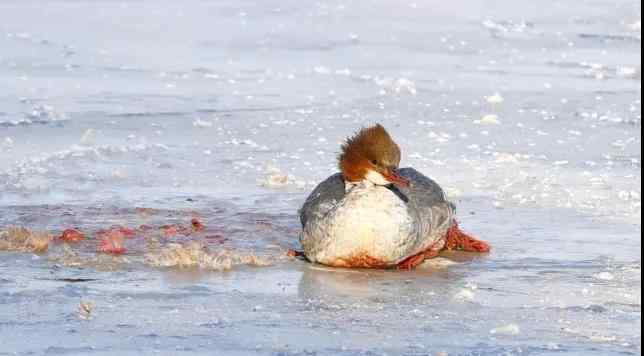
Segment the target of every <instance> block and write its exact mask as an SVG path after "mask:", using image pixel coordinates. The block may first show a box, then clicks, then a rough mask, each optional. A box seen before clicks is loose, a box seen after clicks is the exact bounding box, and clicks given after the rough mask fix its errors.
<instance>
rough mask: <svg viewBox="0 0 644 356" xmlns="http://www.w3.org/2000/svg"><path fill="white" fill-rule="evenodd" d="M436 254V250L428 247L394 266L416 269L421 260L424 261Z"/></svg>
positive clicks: (403, 268) (408, 269)
mask: <svg viewBox="0 0 644 356" xmlns="http://www.w3.org/2000/svg"><path fill="white" fill-rule="evenodd" d="M437 256H438V251H434V250H433V249H430V250H427V251H424V252H421V253H419V254H417V255H414V256H411V257H409V258H408V259H406V260H404V261H402V262H400V263H399V264H398V266H396V268H397V269H399V270H407V271H411V270H413V269H416V267H418V266H420V265H422V264H423V262H425V261H426V260H429V259H431V258H434V257H437Z"/></svg>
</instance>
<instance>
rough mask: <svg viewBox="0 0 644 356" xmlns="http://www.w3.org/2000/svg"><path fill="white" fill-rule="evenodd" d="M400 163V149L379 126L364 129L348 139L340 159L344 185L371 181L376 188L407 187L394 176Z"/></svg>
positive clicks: (401, 179) (396, 175)
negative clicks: (395, 185) (387, 186)
mask: <svg viewBox="0 0 644 356" xmlns="http://www.w3.org/2000/svg"><path fill="white" fill-rule="evenodd" d="M400 159H401V153H400V147H399V146H398V145H397V144H396V142H394V140H393V139H392V138H391V136H390V135H389V133H388V132H387V130H386V129H385V128H384V127H382V126H381V125H376V126H373V127H369V128H364V129H362V130H360V132H358V133H357V134H356V135H355V136H353V137H351V138H349V139H348V140H347V142H346V143H345V144H344V145H342V153H341V154H340V157H339V161H340V170H341V171H342V175H343V176H344V179H345V180H346V181H347V182H351V183H356V182H361V181H363V180H370V181H372V182H373V183H375V184H377V185H386V184H398V185H403V186H406V185H409V182H408V181H407V180H406V179H404V178H402V177H400V176H399V175H398V174H397V170H398V167H399V166H400Z"/></svg>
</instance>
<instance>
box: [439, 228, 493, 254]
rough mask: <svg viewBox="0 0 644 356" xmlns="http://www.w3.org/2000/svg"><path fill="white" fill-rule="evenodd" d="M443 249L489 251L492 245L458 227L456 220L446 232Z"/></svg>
mask: <svg viewBox="0 0 644 356" xmlns="http://www.w3.org/2000/svg"><path fill="white" fill-rule="evenodd" d="M445 249H446V250H448V251H465V252H475V253H489V252H490V251H492V247H491V246H490V245H489V244H488V243H487V242H485V241H482V240H479V239H477V238H474V237H472V236H471V235H469V234H467V233H465V232H464V231H463V230H461V229H460V227H459V226H458V223H457V222H454V225H452V227H451V228H450V229H449V231H448V232H447V240H446V243H445Z"/></svg>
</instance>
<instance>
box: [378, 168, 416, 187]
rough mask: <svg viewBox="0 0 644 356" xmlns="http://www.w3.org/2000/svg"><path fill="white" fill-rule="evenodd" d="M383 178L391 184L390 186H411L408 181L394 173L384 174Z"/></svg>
mask: <svg viewBox="0 0 644 356" xmlns="http://www.w3.org/2000/svg"><path fill="white" fill-rule="evenodd" d="M384 177H385V179H386V180H388V181H389V182H391V184H393V185H395V186H398V187H403V188H409V186H410V185H411V182H410V181H409V179H407V178H405V177H403V176H401V175H400V174H398V173H396V172H391V173H386V174H384Z"/></svg>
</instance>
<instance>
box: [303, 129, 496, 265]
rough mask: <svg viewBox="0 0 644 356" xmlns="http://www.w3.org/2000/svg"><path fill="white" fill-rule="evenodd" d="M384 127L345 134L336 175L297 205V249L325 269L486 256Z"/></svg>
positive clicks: (439, 189) (432, 183)
mask: <svg viewBox="0 0 644 356" xmlns="http://www.w3.org/2000/svg"><path fill="white" fill-rule="evenodd" d="M401 159H402V153H401V149H400V146H399V145H398V144H397V143H396V142H395V141H394V140H393V138H392V137H391V135H390V134H389V133H388V132H387V130H386V129H385V127H384V126H382V125H381V124H376V125H374V126H371V127H365V128H363V129H361V130H359V131H358V132H357V133H356V134H355V135H353V136H352V137H349V138H348V139H347V140H346V141H345V142H344V144H343V145H342V147H341V153H340V155H339V156H338V166H339V169H340V172H339V173H337V174H334V175H332V176H331V177H329V178H328V179H326V180H325V181H323V182H322V183H321V184H319V185H318V186H317V188H315V189H314V190H313V192H312V193H311V195H310V196H309V197H308V198H307V199H306V201H305V203H304V205H303V207H302V208H301V209H300V221H301V224H302V232H301V235H300V244H301V246H302V248H303V252H301V254H302V255H303V257H305V258H306V259H307V260H308V261H310V262H312V263H315V264H320V265H324V266H328V267H338V268H364V269H400V270H412V269H415V268H417V267H418V266H420V265H422V264H423V263H424V262H425V261H426V260H428V259H431V258H435V257H438V256H439V254H440V253H442V252H443V251H445V250H451V251H453V250H460V251H465V252H473V253H489V252H490V251H491V247H490V245H489V244H488V243H486V242H484V241H481V240H479V239H477V238H475V237H473V236H471V235H469V234H467V233H465V232H464V231H462V230H461V229H460V227H459V223H458V221H457V218H456V206H455V204H454V203H452V202H451V201H450V200H449V199H448V198H447V195H446V193H445V191H444V190H443V188H442V187H441V186H440V185H439V184H438V183H436V182H435V181H434V180H432V179H431V178H428V177H426V176H425V175H423V174H422V173H420V172H419V171H417V170H415V169H414V168H400V163H401Z"/></svg>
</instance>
